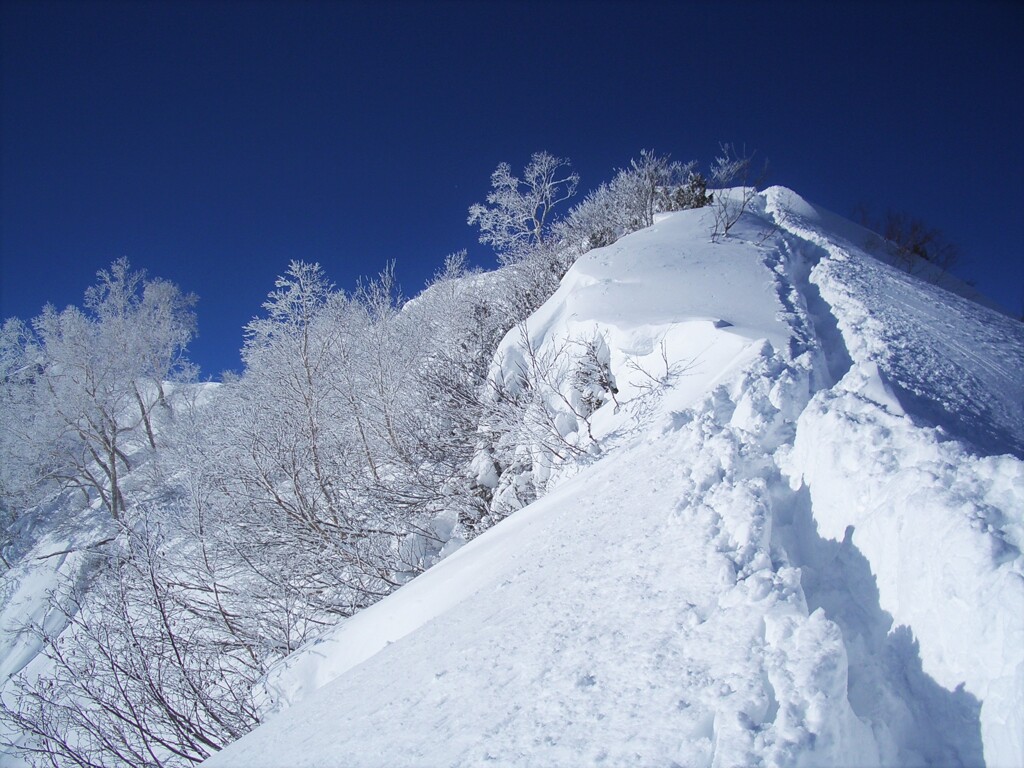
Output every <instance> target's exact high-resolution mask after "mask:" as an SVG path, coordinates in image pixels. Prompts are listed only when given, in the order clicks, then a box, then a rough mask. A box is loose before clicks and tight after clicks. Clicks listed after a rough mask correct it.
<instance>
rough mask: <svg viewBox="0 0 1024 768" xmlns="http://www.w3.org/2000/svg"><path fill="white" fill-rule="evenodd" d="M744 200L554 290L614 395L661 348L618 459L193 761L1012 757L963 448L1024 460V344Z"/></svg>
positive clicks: (327, 648) (542, 336)
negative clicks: (935, 323) (717, 240)
mask: <svg viewBox="0 0 1024 768" xmlns="http://www.w3.org/2000/svg"><path fill="white" fill-rule="evenodd" d="M783 208H784V209H785V210H783ZM764 212H766V213H767V214H768V215H769V216H773V217H774V223H776V224H780V225H781V231H780V232H777V233H775V234H773V235H771V236H769V237H767V238H764V237H762V233H763V231H764V229H765V227H766V226H767V224H768V223H770V220H769V219H768V218H767V217H764ZM755 213H757V214H758V215H753V216H750V217H748V218H747V219H746V220H745V221H744V222H741V225H740V226H738V227H737V228H736V230H735V235H734V236H732V237H730V240H729V242H727V243H726V244H725V245H717V246H710V245H708V244H707V231H708V229H707V221H706V220H704V217H705V216H706V212H703V213H702V212H689V213H684V214H677V215H675V216H672V217H669V218H668V219H665V220H663V221H662V222H661V223H659V224H658V225H656V226H655V227H654V228H652V229H650V230H645V231H643V232H640V233H636V234H634V235H632V236H630V237H627V238H624V239H623V240H621V241H620V242H619V243H617V244H616V246H613V248H614V249H615V250H614V253H611V252H610V251H611V249H602V250H601V251H595V252H592V253H591V254H588V256H586V257H584V259H582V260H581V262H580V263H579V264H577V266H576V267H574V268H573V270H571V271H570V273H569V275H568V276H567V278H566V280H565V282H564V283H563V288H562V289H561V290H560V291H559V294H556V296H555V297H553V298H552V300H551V302H549V303H548V304H547V305H545V307H544V308H542V309H541V310H540V311H539V312H538V314H537V315H536V316H535V317H534V318H533V319H531V321H530V338H531V340H532V341H533V342H534V343H536V344H538V345H540V346H541V347H543V345H545V344H548V345H551V344H557V343H558V341H559V339H560V338H563V339H564V337H566V336H573V335H576V334H578V333H580V332H582V331H586V330H587V329H590V330H589V331H587V332H593V331H597V332H599V333H601V334H602V336H603V338H604V339H605V340H606V341H607V343H608V344H609V346H610V348H611V355H610V357H611V364H612V370H613V372H614V373H615V374H616V376H617V378H618V380H619V386H620V389H621V399H622V400H623V401H624V402H629V401H630V399H631V398H635V400H634V402H639V401H640V400H641V399H642V398H641V397H640V393H639V392H638V390H636V389H635V388H634V389H633V390H632V392H631V390H630V385H631V383H633V384H635V383H636V382H635V381H634V382H630V381H629V376H630V373H629V371H630V370H638V369H640V368H642V367H643V366H648V369H650V366H653V365H654V364H655V361H654V358H655V357H656V355H655V354H654V349H655V347H656V346H657V341H658V340H659V339H660V340H661V341H662V342H663V345H662V346H663V348H664V349H665V350H668V351H669V354H670V355H671V360H672V362H673V363H676V364H679V365H680V366H681V368H680V369H679V370H681V371H683V372H684V373H680V374H679V375H677V376H674V377H673V376H669V375H667V374H668V372H667V371H666V376H665V377H664V384H665V386H664V388H663V391H661V392H660V401H659V402H660V405H656V406H655V407H651V406H650V403H645V404H644V408H643V409H633V410H631V409H630V408H629V407H627V406H624V407H623V408H622V409H621V412H619V413H613V412H612V409H611V406H610V405H609V406H606V407H605V408H603V409H602V410H601V411H599V412H598V413H597V414H595V418H594V427H595V430H597V431H598V433H600V434H602V435H604V437H605V438H607V442H608V443H609V444H619V445H618V448H617V449H616V450H614V451H613V452H611V453H610V455H606V456H605V457H604V458H602V459H601V460H600V461H598V462H597V463H596V464H594V465H592V466H590V467H589V468H587V469H584V470H583V472H582V473H581V474H579V475H577V476H576V477H574V478H571V479H568V480H565V481H564V482H562V484H561V485H560V486H558V487H557V488H556V490H554V491H553V492H552V493H551V494H550V495H548V496H547V497H545V498H544V499H542V500H541V501H539V502H537V503H535V504H533V505H531V506H530V507H528V508H526V509H524V510H521V511H520V512H518V513H516V514H515V515H514V516H513V517H512V518H510V519H509V520H507V521H505V522H504V523H502V524H501V525H499V526H497V527H496V528H494V529H493V530H491V531H488V532H487V533H486V534H484V535H483V536H481V537H480V538H478V539H477V540H476V541H474V542H473V543H471V544H470V545H468V546H467V547H465V548H464V549H462V550H461V551H459V552H457V553H456V554H455V555H453V556H451V557H450V558H448V559H447V560H445V561H443V562H442V563H441V564H439V565H438V566H436V567H435V568H434V569H432V570H430V571H428V572H427V573H426V574H424V575H423V576H421V577H419V578H418V579H416V580H414V581H413V582H412V583H410V584H409V585H407V586H406V587H404V588H403V589H401V590H399V591H398V592H397V593H396V594H395V595H393V596H392V597H390V598H388V599H386V600H384V601H383V602H381V603H379V604H378V605H376V606H374V607H373V608H371V609H369V610H367V611H365V612H363V613H361V614H359V615H358V616H356V617H354V618H353V619H351V620H349V621H348V622H346V623H345V624H343V625H341V626H340V627H339V628H338V629H337V630H335V631H334V632H333V633H331V634H330V635H329V636H328V637H326V638H325V639H324V641H323V642H322V643H319V644H314V645H312V646H310V647H308V648H307V649H305V650H304V651H300V653H299V654H297V655H296V656H294V657H292V658H290V659H289V660H288V661H287V663H286V664H285V665H283V666H282V667H281V668H280V669H279V670H278V672H277V674H276V675H275V676H272V679H271V681H270V685H269V690H270V692H271V695H272V696H280V697H282V698H283V700H285V701H286V702H287V703H291V706H290V707H289V708H287V709H285V710H284V711H283V712H281V713H279V714H277V715H275V716H272V717H271V718H270V719H269V720H268V722H267V723H266V724H264V725H263V726H261V727H260V728H258V729H257V730H256V731H254V732H253V733H252V734H250V735H249V736H247V737H245V738H243V739H242V740H240V741H239V742H237V743H236V744H234V745H231V746H230V747H228V748H227V749H226V750H224V751H223V752H222V753H220V754H219V755H217V756H215V757H214V758H212V759H211V760H210V761H208V764H209V765H213V766H217V765H268V766H270V765H282V766H283V765H296V766H298V765H308V766H314V765H315V766H333V765H353V766H354V765H391V766H401V765H478V764H484V763H493V764H498V765H580V764H594V765H600V764H606V765H624V764H638V765H651V764H659V765H672V764H677V765H716V766H733V765H805V764H819V765H858V766H859V765H871V764H877V763H879V762H881V763H883V764H887V765H888V764H899V765H915V764H922V765H923V764H930V765H977V764H980V763H982V761H983V760H984V761H985V762H987V764H989V765H1017V764H1020V763H1021V762H1024V749H1022V747H1021V744H1020V741H1019V738H1018V737H1019V734H1020V729H1019V726H1020V716H1021V713H1022V711H1024V707H1022V706H1021V704H1022V687H1024V650H1022V649H1024V634H1022V632H1021V627H1020V619H1019V617H1021V616H1022V615H1024V599H1022V596H1024V588H1022V580H1021V556H1020V545H1021V538H1020V531H1021V510H1022V508H1024V472H1022V469H1021V462H1020V461H1019V460H1018V459H1017V458H1014V457H1012V456H989V457H979V456H978V455H977V453H976V451H981V452H982V453H991V452H995V451H997V450H1001V449H1013V450H1017V451H1018V452H1019V448H1020V440H1021V437H1022V434H1024V431H1022V429H1021V424H1022V422H1021V420H1020V408H1019V406H1020V398H1019V397H1017V398H1016V401H1015V397H1016V395H1017V394H1019V380H1016V379H1014V377H1013V372H1014V370H1018V371H1019V366H1018V365H1017V364H1018V363H1019V362H1020V361H1021V359H1024V343H1022V339H1021V335H1020V333H1021V332H1020V327H1019V325H1011V324H1008V323H1009V321H1006V322H1003V321H1004V320H1005V319H1000V318H998V316H996V317H993V315H994V313H990V312H988V311H987V310H982V308H979V307H977V306H976V305H973V304H970V303H968V302H960V300H958V299H956V298H955V297H949V296H947V295H946V294H944V293H943V292H938V291H937V290H933V289H931V288H928V287H924V286H920V285H918V284H917V283H916V282H914V281H909V280H904V279H903V278H902V276H893V275H892V274H890V272H889V271H888V270H887V268H884V267H883V265H880V264H877V263H876V262H874V260H873V259H871V258H870V257H869V256H867V255H866V254H864V253H863V252H862V250H860V249H859V247H858V246H857V244H856V242H855V240H856V237H857V236H858V235H857V230H856V228H854V227H852V225H849V224H847V223H844V222H841V221H839V220H836V219H835V218H834V217H829V216H828V215H827V214H824V213H822V212H819V211H816V210H815V209H813V208H812V207H811V206H809V205H808V204H806V203H805V202H804V201H802V200H800V198H798V197H797V196H796V195H794V194H792V193H790V192H788V191H786V190H769V191H768V192H767V193H766V194H765V195H764V196H763V197H762V198H761V199H760V200H759V201H758V209H757V211H756V212H755ZM716 249H717V250H716ZM844 270H845V271H844ZM726 278H729V279H728V280H727V279H726ZM723 284H725V285H729V286H730V287H732V288H733V290H732V291H731V292H723V291H722V285H723ZM673 297H674V299H675V300H674V301H673V300H672V299H673ZM914 307H917V309H914ZM924 307H928V310H927V312H926V310H925V309H924ZM929 313H930V314H929ZM929 318H930V319H929ZM937 318H942V319H943V320H944V321H945V322H946V327H944V328H942V329H941V330H940V329H936V328H933V327H932V325H931V322H932V320H934V319H937ZM886 322H889V323H897V322H901V323H905V326H904V328H903V329H902V331H901V329H900V328H897V327H887V326H886V325H885V323H886ZM780 326H781V333H780ZM514 345H515V341H514V340H512V341H508V342H507V344H506V351H507V352H509V353H511V351H512V349H513V348H514ZM773 345H774V346H773ZM917 351H920V354H917ZM630 362H632V363H638V364H637V365H636V366H635V367H634V368H633V369H630V366H629V363H630ZM947 377H952V378H947ZM815 392H817V394H814V393H815ZM812 395H813V397H812ZM1015 403H1016V406H1018V407H1017V409H1016V410H1015ZM965 409H966V410H965ZM641 412H643V413H645V414H646V415H645V416H644V417H642V418H641V417H639V416H637V415H636V414H639V413H641ZM631 419H632V422H631ZM915 419H916V420H915ZM932 424H937V425H939V426H941V427H942V429H943V430H944V431H939V430H936V429H933V428H932V427H931V426H930V425H932ZM616 436H618V437H616ZM626 436H628V437H626ZM951 437H954V438H960V439H964V440H968V441H969V442H968V443H967V444H964V443H960V442H957V441H956V440H953V439H950V438H951ZM555 476H556V477H557V471H556V473H555ZM1018 608H1020V609H1021V610H1020V611H1018ZM893 616H895V618H896V621H895V623H894V622H893ZM972 648H974V649H975V651H974V652H973V653H972V650H971V649H972ZM978 649H981V652H978Z"/></svg>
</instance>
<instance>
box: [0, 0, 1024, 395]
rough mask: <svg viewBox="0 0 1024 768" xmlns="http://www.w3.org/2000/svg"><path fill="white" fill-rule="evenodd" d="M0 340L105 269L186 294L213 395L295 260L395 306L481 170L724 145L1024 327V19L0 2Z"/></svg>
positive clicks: (1001, 9) (1009, 13) (709, 9)
mask: <svg viewBox="0 0 1024 768" xmlns="http://www.w3.org/2000/svg"><path fill="white" fill-rule="evenodd" d="M0 8H2V11H0V13H2V17H0V27H2V33H0V34H2V44H3V51H2V102H0V121H2V122H0V130H2V132H0V144H2V148H0V149H2V170H0V174H2V175H0V217H2V218H0V222H2V232H0V315H2V316H3V317H8V316H11V315H18V316H20V317H23V318H30V317H32V316H34V315H36V314H37V313H38V312H39V310H40V308H41V307H42V305H43V304H44V303H45V302H47V301H50V302H53V303H55V304H57V305H58V306H64V305H66V304H68V303H79V302H80V301H81V296H82V292H83V290H84V289H85V288H86V287H87V286H88V285H90V284H92V282H93V278H94V275H95V272H96V270H97V269H100V268H102V267H105V266H108V265H109V264H110V262H111V261H112V260H113V259H115V258H117V257H119V256H127V257H129V259H131V261H132V262H133V264H134V265H135V266H137V267H144V268H146V269H147V270H148V271H149V272H150V274H152V275H158V276H161V277H166V278H169V279H171V280H174V281H175V282H177V283H178V284H179V285H180V286H181V287H182V288H183V289H185V290H187V291H192V292H194V293H197V294H199V296H200V304H199V310H198V311H199V326H200V337H199V338H198V339H197V340H196V341H195V342H194V343H193V346H192V357H193V359H195V360H196V361H197V362H199V363H200V365H201V366H202V368H203V373H204V374H205V375H206V376H216V375H217V374H218V373H219V372H220V371H221V370H223V369H226V368H232V369H237V368H238V367H239V362H238V354H237V353H238V349H239V347H240V346H241V343H242V326H243V325H244V324H245V323H246V322H247V321H248V320H249V319H250V318H251V317H252V316H253V315H255V314H256V313H258V312H259V311H260V304H261V303H262V301H263V300H264V298H265V297H266V294H267V293H268V291H270V290H271V289H272V287H273V281H274V277H275V276H276V275H277V274H280V273H281V272H283V271H284V269H285V268H286V266H287V264H288V261H289V260H290V259H304V260H307V261H319V262H321V263H322V264H323V265H324V266H325V268H326V269H327V271H328V273H329V274H330V275H331V277H332V278H333V279H334V281H335V282H336V283H337V284H338V285H339V286H340V287H343V288H351V287H353V286H354V284H355V281H356V278H357V277H358V276H359V275H366V274H375V273H377V272H378V271H379V270H380V269H381V268H382V266H383V265H384V264H385V262H387V261H388V260H390V259H394V260H396V261H397V271H398V276H399V279H400V281H401V282H402V284H403V286H404V288H405V289H406V293H409V294H413V293H415V292H416V291H417V290H419V288H420V287H422V284H423V281H424V279H426V278H427V277H428V276H429V275H430V274H431V273H432V272H433V271H434V270H435V269H436V268H437V267H438V265H439V264H440V263H441V261H442V259H443V257H444V255H445V254H447V253H450V252H452V251H456V250H459V249H461V248H464V247H468V248H469V249H470V254H471V256H472V257H473V259H474V260H475V261H476V262H477V263H481V264H484V265H487V264H489V263H490V262H488V258H489V256H488V252H487V250H486V249H485V248H484V247H483V246H480V245H478V244H476V238H475V236H474V232H473V231H472V230H471V229H470V228H469V227H467V226H466V224H465V219H466V209H467V207H468V206H469V205H470V204H471V203H473V202H476V201H479V200H482V199H483V197H484V195H485V194H486V192H487V187H488V177H489V175H490V172H491V171H492V170H493V169H494V167H495V165H497V163H498V162H500V161H502V160H508V161H510V162H511V163H512V164H513V166H514V167H516V168H517V169H518V168H521V167H522V165H523V163H524V162H525V161H526V160H527V159H528V157H529V154H530V152H532V151H535V150H539V149H546V150H548V151H550V152H553V153H555V154H559V155H563V156H569V157H571V158H572V159H573V162H574V165H575V167H576V168H577V170H579V172H580V173H581V174H582V176H583V187H584V188H589V187H590V186H594V185H596V184H598V183H599V182H600V181H603V180H605V179H607V178H608V177H609V176H610V175H611V173H612V172H613V170H614V168H616V167H619V166H622V165H624V164H626V163H627V162H628V160H629V158H630V157H631V156H633V155H635V154H636V153H637V151H638V150H639V149H641V148H643V147H653V148H655V149H657V150H658V151H661V152H668V153H671V154H672V155H673V157H675V158H677V159H681V160H686V159H691V158H693V159H699V160H701V161H702V162H706V161H707V160H708V159H709V158H710V157H711V156H712V155H713V153H714V152H715V150H716V149H717V146H718V142H719V141H732V142H736V143H743V144H745V145H746V146H747V147H748V148H756V149H757V150H758V153H759V156H762V157H766V158H768V159H770V161H771V165H772V174H771V177H770V179H769V181H770V182H772V183H778V184H785V185H787V186H790V187H793V188H794V189H796V190H797V191H798V192H799V193H800V194H802V195H803V196H804V197H807V198H809V199H811V200H812V201H814V202H817V203H820V204H821V205H824V206H826V207H828V208H831V209H832V210H834V211H836V212H837V213H841V214H844V215H850V214H851V212H852V211H853V209H854V207H855V206H856V205H857V204H858V203H869V204H871V206H872V207H873V208H874V209H875V210H876V211H877V212H879V213H881V212H882V211H884V210H886V209H888V208H895V209H900V210H904V211H907V212H909V213H911V214H913V215H917V216H920V217H922V218H923V219H925V220H926V221H927V222H928V223H930V224H932V225H934V226H937V227H939V228H941V229H942V230H943V231H944V232H945V233H946V235H947V236H948V238H949V239H950V240H952V241H953V242H955V243H956V244H958V245H959V246H960V248H961V250H962V251H963V252H964V255H965V263H964V264H963V266H962V267H961V268H960V270H959V272H960V274H961V275H962V276H964V277H966V278H969V279H972V280H974V281H976V283H977V285H978V287H979V289H980V290H982V291H983V292H984V293H986V294H988V295H989V296H990V297H992V298H993V299H994V300H996V301H997V302H998V303H1000V304H1002V305H1003V306H1004V307H1006V308H1007V309H1008V310H1009V311H1011V312H1013V313H1015V314H1019V313H1020V312H1021V311H1022V308H1024V214H1022V211H1024V88H1022V74H1021V73H1022V72H1024V4H1022V3H1018V2H1005V3H984V2H964V3H954V4H944V3H940V2H918V3H910V4H898V3H883V2H878V3H867V2H849V3H841V2H821V3H812V4H803V3H785V2H781V3H768V2H765V3H730V2H714V3H712V2H708V3H700V4H698V3H686V2H675V3H669V2H665V3H636V2H634V3H629V4H627V3H607V4H606V3H599V2H582V3H569V2H561V3H557V2H536V3H532V2H531V3H525V2H520V3H500V2H484V1H483V0H481V1H480V2H473V3H453V2H449V3H441V2H434V3H428V2H390V3H389V2H376V3H366V4H361V3H352V2H330V3H316V2H237V3H227V2H200V1H199V0H193V1H190V2H184V1H182V2H129V3H96V2H89V1H88V0H80V1H79V2H63V3H51V2H37V1H34V2H27V3H21V2H9V1H7V0H5V1H4V2H3V3H2V6H0Z"/></svg>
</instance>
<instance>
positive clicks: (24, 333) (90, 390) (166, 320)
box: [4, 259, 195, 519]
mask: <svg viewBox="0 0 1024 768" xmlns="http://www.w3.org/2000/svg"><path fill="white" fill-rule="evenodd" d="M98 278H99V279H98V282H97V284H96V285H94V286H93V287H91V288H90V289H89V290H88V291H86V295H85V304H84V308H83V309H79V308H77V307H68V308H66V309H64V310H63V311H59V312H58V311H57V310H56V309H55V308H54V307H52V306H48V307H46V308H45V309H44V310H43V313H42V314H41V315H40V316H39V317H37V318H36V319H35V320H34V321H33V323H32V330H31V332H29V331H28V330H27V328H26V327H25V326H20V330H18V329H17V328H15V326H13V325H12V326H9V328H8V330H7V331H5V341H4V349H5V352H4V357H5V360H7V361H16V362H13V363H10V362H8V363H5V365H9V364H12V365H13V366H14V368H12V369H11V370H8V371H5V372H4V381H5V393H6V394H5V398H12V399H11V404H10V406H7V405H6V403H5V418H6V419H8V420H9V421H10V420H14V421H18V422H19V428H20V430H21V435H22V438H23V441H24V445H22V446H21V447H20V449H19V451H20V453H19V456H18V457H13V456H11V455H10V454H9V453H8V454H5V457H4V458H5V459H6V460H9V461H12V462H15V461H17V460H18V459H21V460H22V461H27V462H30V464H31V466H29V467H22V469H20V470H19V473H20V475H21V476H25V475H35V476H37V477H39V478H44V479H46V478H48V479H50V480H53V481H56V482H58V483H59V484H60V485H61V486H63V487H67V488H76V489H79V490H81V491H82V492H83V493H84V494H85V495H86V497H87V498H93V497H98V498H99V499H100V500H101V501H102V503H103V506H105V507H106V508H107V509H108V510H109V511H110V513H111V515H112V516H113V517H114V518H115V519H120V517H121V516H122V513H123V511H124V498H123V490H122V488H121V480H122V476H123V474H124V473H125V472H126V471H129V470H130V469H131V468H132V467H133V466H134V464H135V462H134V461H133V458H132V453H133V452H135V451H138V450H140V449H143V448H144V447H147V446H148V448H149V449H153V448H155V447H156V435H155V432H154V427H153V418H154V410H155V409H156V407H157V406H158V405H159V404H160V403H165V402H166V393H165V391H164V382H165V381H167V380H169V379H173V378H180V377H182V376H186V375H188V374H189V373H190V367H189V366H188V364H187V362H186V360H185V357H184V353H185V349H186V346H187V344H188V342H189V340H190V339H191V337H192V335H193V333H194V330H195V316H194V314H193V312H192V306H193V304H194V303H195V298H194V297H192V296H188V295H185V294H183V293H182V292H181V291H180V290H179V289H178V288H177V286H175V285H173V284H172V283H169V282H167V281H165V280H160V279H155V280H149V279H147V278H146V275H145V273H144V272H142V271H132V269H131V267H130V265H129V263H128V261H127V260H126V259H120V260H118V261H116V262H114V264H113V265H112V266H111V268H110V269H109V270H101V271H100V272H99V273H98ZM26 409H29V412H30V413H31V416H30V417H27V416H26V413H25V411H26ZM18 412H20V414H19V413H18ZM26 419H28V420H29V422H30V424H31V429H26ZM16 434H17V432H16ZM136 436H140V437H142V440H143V442H139V441H138V440H135V439H134V438H135V437H136ZM10 448H11V446H7V448H6V449H5V450H7V451H9V450H10ZM5 493H6V491H5ZM23 501H24V500H23ZM8 503H10V502H8Z"/></svg>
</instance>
